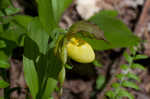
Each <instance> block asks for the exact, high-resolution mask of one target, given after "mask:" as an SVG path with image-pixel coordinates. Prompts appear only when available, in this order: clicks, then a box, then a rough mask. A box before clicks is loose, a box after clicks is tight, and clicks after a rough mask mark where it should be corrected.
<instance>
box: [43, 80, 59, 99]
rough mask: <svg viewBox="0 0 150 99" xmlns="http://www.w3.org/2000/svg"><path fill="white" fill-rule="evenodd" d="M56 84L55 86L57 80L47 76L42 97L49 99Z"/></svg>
mask: <svg viewBox="0 0 150 99" xmlns="http://www.w3.org/2000/svg"><path fill="white" fill-rule="evenodd" d="M56 86H57V80H55V79H52V78H48V80H47V83H46V88H45V90H44V93H43V96H42V99H49V97H50V96H51V94H52V92H53V91H54V89H55V88H56Z"/></svg>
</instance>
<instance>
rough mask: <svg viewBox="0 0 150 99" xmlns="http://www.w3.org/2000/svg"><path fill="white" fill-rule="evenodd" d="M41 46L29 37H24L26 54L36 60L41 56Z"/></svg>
mask: <svg viewBox="0 0 150 99" xmlns="http://www.w3.org/2000/svg"><path fill="white" fill-rule="evenodd" d="M39 54H40V52H39V48H38V45H37V44H36V43H35V42H34V41H33V40H32V39H30V38H29V37H25V39H24V56H25V57H27V58H29V59H31V60H34V61H35V60H36V59H37V57H38V56H39Z"/></svg>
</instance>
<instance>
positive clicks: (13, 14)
mask: <svg viewBox="0 0 150 99" xmlns="http://www.w3.org/2000/svg"><path fill="white" fill-rule="evenodd" d="M35 1H36V4H37V10H38V16H36V17H33V16H29V15H22V14H19V13H18V12H19V11H20V10H18V8H15V7H14V6H13V3H12V2H11V0H0V68H1V69H0V71H2V72H1V73H0V77H1V78H0V79H4V80H5V81H8V82H9V79H8V78H7V71H6V70H4V69H2V68H5V69H8V68H9V65H10V64H9V59H10V58H11V57H12V55H13V50H14V49H15V48H17V47H23V48H24V53H23V70H24V76H25V81H26V83H27V85H28V88H29V92H30V94H31V96H32V99H49V98H50V97H51V94H52V93H53V92H54V91H55V89H56V87H57V85H59V93H60V95H61V94H62V86H63V83H64V80H65V74H66V72H65V69H66V68H70V67H69V65H67V60H69V59H70V58H72V59H74V58H73V57H70V56H71V55H69V54H68V53H69V51H68V50H67V43H68V42H69V40H70V38H72V37H75V38H79V39H81V41H84V42H81V43H84V44H86V45H87V46H88V47H89V46H90V47H89V48H90V51H91V52H92V54H91V56H92V57H93V58H91V57H90V58H91V59H90V62H92V61H93V60H94V58H95V54H94V53H93V52H94V51H93V50H97V51H104V50H109V49H113V48H127V47H129V46H134V45H136V44H137V43H138V42H140V39H139V38H138V37H136V36H135V35H134V34H133V33H132V32H131V31H130V30H129V29H128V27H127V26H126V25H125V24H124V23H123V22H122V21H121V20H119V19H117V15H118V13H117V11H114V10H104V11H101V12H99V13H97V14H96V15H94V16H93V17H91V18H90V19H89V20H88V21H79V22H76V23H74V24H73V25H72V26H71V27H69V28H68V29H67V30H65V29H62V28H61V27H59V22H60V20H61V17H62V14H63V13H64V11H65V10H66V8H68V7H69V5H70V4H71V3H72V0H35ZM120 38H121V39H120ZM85 42H86V43H85ZM84 44H83V45H84ZM81 45H82V44H81ZM85 52H86V51H85ZM89 56H90V55H89ZM87 62H89V61H87V60H86V63H87ZM93 63H94V64H95V65H97V66H100V65H99V64H98V62H97V61H94V62H93ZM132 65H133V64H132ZM131 76H132V75H131ZM4 80H0V88H4V97H2V98H4V99H9V98H10V93H8V92H9V91H10V90H12V89H11V88H9V84H8V83H7V82H5V81H4ZM58 83H59V84H58ZM102 83H103V82H102ZM97 87H98V88H100V87H101V86H97Z"/></svg>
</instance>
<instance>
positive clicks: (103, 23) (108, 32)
mask: <svg viewBox="0 0 150 99" xmlns="http://www.w3.org/2000/svg"><path fill="white" fill-rule="evenodd" d="M112 16H114V15H112ZM112 16H110V15H108V13H107V14H103V13H101V12H100V13H98V14H96V15H95V16H93V17H92V18H91V19H90V22H93V23H94V24H97V25H98V26H99V27H100V29H101V30H102V31H103V32H104V36H105V38H106V40H108V41H109V42H110V43H111V44H112V46H115V47H116V48H120V47H129V46H133V45H136V44H137V43H138V42H139V41H140V40H139V38H138V37H136V36H135V35H133V33H132V32H131V31H130V30H129V29H128V27H127V26H126V25H125V24H124V23H123V22H122V21H120V20H119V19H117V18H115V17H112ZM99 46H100V45H99Z"/></svg>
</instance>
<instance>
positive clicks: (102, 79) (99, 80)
mask: <svg viewBox="0 0 150 99" xmlns="http://www.w3.org/2000/svg"><path fill="white" fill-rule="evenodd" d="M105 81H106V77H105V76H103V75H99V76H98V78H97V80H96V89H97V90H100V89H101V88H102V87H103V86H104V83H105Z"/></svg>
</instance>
